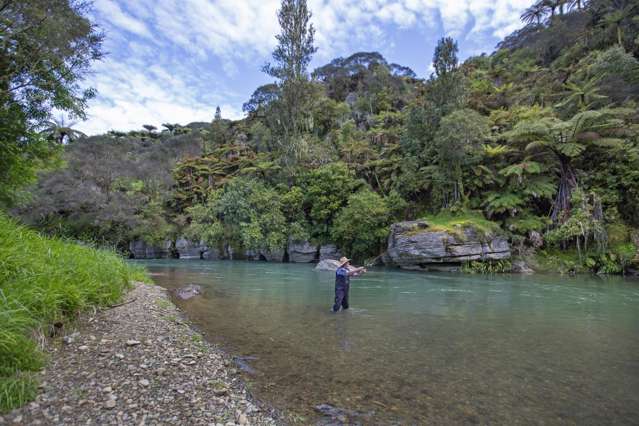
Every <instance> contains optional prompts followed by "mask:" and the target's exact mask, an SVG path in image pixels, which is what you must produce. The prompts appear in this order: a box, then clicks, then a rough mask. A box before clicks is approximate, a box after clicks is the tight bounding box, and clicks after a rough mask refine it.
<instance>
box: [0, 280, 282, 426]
mask: <svg viewBox="0 0 639 426" xmlns="http://www.w3.org/2000/svg"><path fill="white" fill-rule="evenodd" d="M76 327H77V328H76V329H73V330H68V331H67V333H66V334H65V335H64V336H61V337H58V338H54V339H51V340H49V341H48V342H47V345H46V352H47V355H48V357H49V363H48V365H47V366H46V368H45V369H44V370H43V371H42V372H41V373H40V374H39V380H40V387H39V394H38V396H37V398H36V400H35V401H34V402H31V403H29V404H27V405H26V406H24V407H22V408H20V409H17V410H14V411H12V412H11V413H9V414H7V415H4V416H3V417H0V424H3V423H6V424H23V425H38V424H43V425H44V424H101V425H106V424H224V425H226V424H239V425H247V424H260V425H271V424H276V420H275V418H274V413H273V412H272V411H271V410H269V409H267V408H265V407H263V406H261V405H260V404H259V403H257V402H255V401H253V400H252V399H251V397H250V396H249V394H248V392H247V391H246V389H245V388H244V386H243V384H242V382H241V380H240V377H239V375H238V374H237V371H236V370H235V369H234V368H232V366H231V360H230V359H229V358H228V357H227V356H226V355H225V354H224V353H223V352H222V351H220V350H219V349H217V348H216V347H215V346H213V345H211V344H209V343H207V342H206V341H205V340H204V339H203V338H202V335H201V334H200V333H199V332H197V331H195V330H194V329H193V328H192V327H191V326H190V325H189V323H188V322H187V321H186V320H185V319H184V317H183V316H182V314H181V312H180V310H179V309H178V308H177V307H176V306H175V305H173V304H172V303H171V301H170V299H169V296H168V294H167V292H166V290H164V289H162V288H160V287H159V286H153V285H148V284H143V283H135V284H134V286H133V288H132V290H131V291H130V292H129V293H128V294H127V297H126V300H125V301H124V302H123V304H121V305H119V306H115V307H112V308H107V309H103V310H99V311H95V312H93V313H91V314H87V315H84V316H83V317H81V318H80V320H79V321H78V322H77V326H76Z"/></svg>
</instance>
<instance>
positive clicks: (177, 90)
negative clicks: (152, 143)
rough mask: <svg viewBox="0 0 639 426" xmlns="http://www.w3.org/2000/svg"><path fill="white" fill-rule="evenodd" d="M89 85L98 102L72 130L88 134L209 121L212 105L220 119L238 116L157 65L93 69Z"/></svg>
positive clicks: (112, 64)
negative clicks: (218, 108)
mask: <svg viewBox="0 0 639 426" xmlns="http://www.w3.org/2000/svg"><path fill="white" fill-rule="evenodd" d="M90 83H91V84H92V85H93V86H94V87H95V88H96V89H97V90H98V93H99V96H98V98H97V99H95V100H94V101H92V102H91V103H90V107H89V111H88V112H89V114H88V115H89V117H88V120H87V121H85V122H83V123H80V124H78V125H77V127H78V129H79V130H81V131H83V132H85V133H87V134H96V133H102V132H105V131H107V130H111V129H117V130H139V129H141V128H142V125H144V124H152V125H154V126H156V127H160V125H161V124H162V123H167V122H168V123H180V124H188V123H190V122H193V121H211V120H212V119H213V116H214V113H215V106H216V105H220V107H221V108H222V114H223V116H224V117H225V118H233V119H237V118H241V117H242V115H243V113H242V112H241V110H240V109H239V108H236V107H233V106H231V105H230V104H229V103H228V101H227V100H226V98H227V96H224V95H223V94H218V95H216V94H215V93H214V92H213V93H212V94H210V95H209V96H208V97H207V96H202V95H201V94H199V93H198V92H197V88H196V86H194V85H192V82H189V81H185V80H184V79H183V78H182V77H179V76H178V75H176V74H171V73H169V71H168V70H167V69H165V68H164V67H162V66H160V65H157V64H156V65H153V66H151V67H149V68H147V69H145V70H144V71H141V70H140V67H138V66H136V65H131V64H127V63H121V62H118V61H107V62H104V63H102V64H100V65H98V66H97V69H96V73H95V75H94V79H93V81H91V82H90Z"/></svg>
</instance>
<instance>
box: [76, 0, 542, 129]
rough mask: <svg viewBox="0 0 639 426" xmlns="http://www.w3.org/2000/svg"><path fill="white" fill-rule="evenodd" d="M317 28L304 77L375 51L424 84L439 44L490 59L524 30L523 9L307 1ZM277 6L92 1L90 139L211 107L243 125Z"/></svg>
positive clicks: (382, 0) (487, 2)
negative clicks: (99, 51)
mask: <svg viewBox="0 0 639 426" xmlns="http://www.w3.org/2000/svg"><path fill="white" fill-rule="evenodd" d="M308 1H309V7H310V9H311V11H312V12H313V18H312V22H313V24H314V26H315V28H316V45H317V47H318V49H319V50H318V52H317V53H316V55H315V57H314V59H313V62H312V63H311V69H313V68H315V67H317V66H320V65H323V64H325V63H327V62H329V61H330V60H332V59H333V58H335V57H338V56H344V57H345V56H349V55H350V54H352V53H354V52H358V51H378V52H380V53H382V54H383V55H384V56H385V57H386V59H387V60H388V61H389V62H396V63H399V64H401V65H406V66H410V67H411V68H412V69H413V70H414V71H415V72H416V73H417V75H418V76H419V77H427V76H428V75H429V74H430V72H431V70H432V67H431V59H432V54H433V50H434V47H435V44H436V42H437V40H438V39H439V38H440V37H442V36H444V35H449V36H452V37H454V38H455V39H457V40H458V42H459V46H460V51H461V57H462V58H466V57H468V56H471V55H476V54H480V53H482V52H486V53H490V52H492V51H493V49H494V47H495V45H496V44H497V42H499V40H501V39H502V38H503V37H504V36H505V35H507V34H509V33H511V32H512V31H513V30H515V29H518V28H520V27H521V26H522V24H521V22H520V21H519V16H520V15H521V13H522V11H523V10H524V9H525V8H526V7H527V6H528V5H529V4H530V3H531V1H530V0H468V1H455V0H359V1H357V0H308ZM278 6H279V0H128V1H127V0H95V2H94V6H93V11H92V12H91V14H92V18H93V19H94V21H95V22H96V23H97V24H98V26H99V27H100V28H101V29H102V30H103V31H104V33H105V35H106V40H105V46H104V47H105V50H106V51H107V56H106V58H105V59H104V60H102V61H100V62H98V63H96V64H95V65H94V67H93V71H92V73H91V75H89V76H88V78H87V84H88V85H90V86H92V87H95V88H96V89H97V90H98V97H97V98H96V99H94V100H92V101H91V103H90V104H89V109H88V116H89V117H88V119H87V120H86V121H85V122H82V123H78V124H77V125H76V127H77V128H78V129H79V130H82V131H84V132H85V133H88V134H97V133H103V132H106V131H108V130H111V129H117V130H133V129H140V128H141V127H142V125H143V124H153V125H155V126H158V127H159V125H160V124H161V123H166V122H170V123H180V124H187V123H189V122H192V121H210V120H211V119H212V118H213V115H214V112H215V107H216V106H217V105H219V106H220V108H221V109H222V116H223V117H225V118H233V119H236V118H241V117H242V116H243V114H242V104H243V103H244V102H245V101H246V100H247V99H248V98H249V96H250V95H251V93H252V92H253V90H255V88H256V87H258V86H259V85H261V84H265V83H268V82H271V79H270V78H269V77H268V76H266V75H264V74H262V73H261V72H260V69H261V67H262V65H263V64H264V63H265V62H267V61H269V59H270V53H271V51H272V50H273V47H274V46H275V43H276V40H275V35H276V34H277V33H278V31H279V28H278V23H277V17H276V11H277V8H278Z"/></svg>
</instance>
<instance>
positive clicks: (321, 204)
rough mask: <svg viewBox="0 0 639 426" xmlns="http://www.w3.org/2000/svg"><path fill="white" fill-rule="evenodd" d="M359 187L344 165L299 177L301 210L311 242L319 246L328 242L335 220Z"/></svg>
mask: <svg viewBox="0 0 639 426" xmlns="http://www.w3.org/2000/svg"><path fill="white" fill-rule="evenodd" d="M359 186H361V183H360V182H358V181H357V180H356V179H355V177H354V176H353V173H352V172H351V171H350V170H349V169H348V167H346V165H345V164H344V163H333V164H327V165H325V166H322V167H319V168H317V169H315V170H312V171H310V172H309V173H307V174H306V175H304V176H303V177H302V183H301V187H302V189H303V191H304V206H305V210H306V211H307V215H308V217H309V219H310V221H311V224H312V226H313V229H312V236H313V237H314V238H316V239H317V240H319V241H320V242H327V241H330V235H331V232H330V228H331V226H332V224H333V221H334V219H335V216H336V215H337V213H338V211H339V210H340V209H341V208H342V207H344V206H345V205H346V203H347V200H348V198H349V197H350V195H351V194H352V193H353V192H354V191H355V190H356V189H357V188H358V187H359Z"/></svg>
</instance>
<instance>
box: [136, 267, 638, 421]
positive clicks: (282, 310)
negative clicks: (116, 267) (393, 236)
mask: <svg viewBox="0 0 639 426" xmlns="http://www.w3.org/2000/svg"><path fill="white" fill-rule="evenodd" d="M145 264H146V265H147V266H148V267H149V269H150V271H151V272H152V273H154V274H157V275H154V279H155V281H156V282H157V283H158V284H160V285H162V286H164V287H166V288H169V289H171V288H177V287H181V286H183V285H186V284H198V285H200V286H202V287H203V288H204V294H203V295H202V296H201V297H196V298H194V299H191V300H189V301H188V302H178V303H179V304H180V305H181V307H182V308H183V309H184V310H185V311H186V313H187V314H188V315H189V317H190V318H191V319H192V320H193V321H194V323H195V324H196V325H198V326H199V327H200V328H201V329H202V330H204V332H205V334H206V336H207V338H208V339H210V340H211V341H214V342H217V343H220V344H222V345H223V346H224V347H226V348H228V349H229V350H230V351H231V352H232V353H234V354H237V356H236V357H235V363H236V365H237V366H238V368H239V369H240V370H242V371H243V372H244V373H245V374H246V375H247V378H249V380H250V381H251V383H252V384H253V390H254V393H255V394H256V396H258V397H259V398H262V399H264V400H266V401H268V402H270V403H272V404H273V405H275V406H276V407H278V408H281V409H284V410H288V411H290V412H293V413H296V414H297V415H299V416H302V417H301V418H303V420H301V422H302V423H304V422H311V421H316V420H317V418H318V417H317V416H319V415H318V414H317V413H316V411H315V410H314V407H315V406H318V405H320V404H326V406H323V407H324V408H325V409H326V410H329V408H330V407H332V408H335V407H338V409H341V410H343V412H345V413H366V416H369V417H365V418H362V419H360V420H359V421H361V422H363V423H402V424H406V423H409V424H411V423H420V424H423V423H428V424H460V423H462V424H468V423H480V424H487V423H490V424H514V423H524V424H541V423H543V424H565V423H569V424H592V425H600V424H610V423H614V424H636V423H637V419H639V355H638V354H639V282H629V281H625V280H623V279H621V278H608V279H605V278H604V279H601V278H597V277H575V278H566V277H561V276H470V275H446V274H441V275H439V274H420V273H410V272H399V271H395V270H378V271H371V272H370V273H369V274H367V275H365V276H364V277H362V278H359V279H356V280H353V284H352V290H351V300H352V303H351V305H352V308H351V309H349V310H348V311H345V312H340V313H337V314H332V313H330V312H329V307H330V305H331V304H332V299H333V276H332V274H331V273H322V272H316V271H314V270H313V269H312V267H311V266H310V265H292V264H269V263H261V262H260V263H257V262H256V263H251V262H201V261H194V262H190V261H182V262H180V261H149V262H145ZM327 407H328V408H327Z"/></svg>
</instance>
